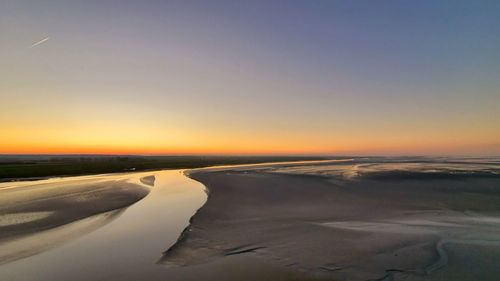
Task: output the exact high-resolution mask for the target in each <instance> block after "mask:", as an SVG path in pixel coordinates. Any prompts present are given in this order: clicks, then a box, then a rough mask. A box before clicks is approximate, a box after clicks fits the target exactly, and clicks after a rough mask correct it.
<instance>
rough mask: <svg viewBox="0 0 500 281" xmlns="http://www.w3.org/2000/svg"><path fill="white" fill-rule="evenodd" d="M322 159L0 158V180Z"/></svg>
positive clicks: (54, 156)
mask: <svg viewBox="0 0 500 281" xmlns="http://www.w3.org/2000/svg"><path fill="white" fill-rule="evenodd" d="M324 159H327V158H325V157H306V156H104V155H0V181H9V180H17V179H39V178H45V177H53V176H74V175H86V174H100V173H114V172H125V171H143V170H153V169H184V168H186V169H187V168H199V167H207V166H215V165H236V164H253V163H264V162H284V161H306V160H324Z"/></svg>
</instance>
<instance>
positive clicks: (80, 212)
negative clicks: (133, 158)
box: [0, 174, 154, 264]
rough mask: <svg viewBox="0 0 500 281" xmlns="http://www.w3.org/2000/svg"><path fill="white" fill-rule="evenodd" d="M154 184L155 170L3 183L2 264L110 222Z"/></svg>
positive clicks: (0, 216)
mask: <svg viewBox="0 0 500 281" xmlns="http://www.w3.org/2000/svg"><path fill="white" fill-rule="evenodd" d="M153 184H154V176H145V175H142V176H139V175H138V174H137V175H133V174H132V175H128V176H124V175H113V176H109V175H103V176H87V177H75V178H70V179H49V180H42V181H37V182H11V183H2V184H0V253H1V254H0V264H2V263H6V262H10V261H13V260H16V259H19V258H23V257H27V256H30V255H33V254H36V253H39V252H41V251H45V250H47V249H49V248H51V247H53V246H55V245H57V244H60V243H62V242H63V241H66V240H68V239H73V238H75V237H78V236H80V235H83V234H85V233H88V232H89V231H91V230H92V229H95V228H98V227H100V226H102V225H104V224H106V223H108V222H109V221H111V220H113V219H114V218H116V217H117V216H118V215H119V214H120V212H121V210H122V209H123V208H125V207H127V206H130V205H131V204H133V203H135V202H137V201H138V200H140V199H142V198H143V197H145V196H146V195H147V194H148V193H149V191H150V187H151V186H152V185H153ZM148 186H149V187H148Z"/></svg>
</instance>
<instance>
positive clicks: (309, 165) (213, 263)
mask: <svg viewBox="0 0 500 281" xmlns="http://www.w3.org/2000/svg"><path fill="white" fill-rule="evenodd" d="M499 175H500V167H499V164H498V161H496V160H493V161H489V160H484V159H479V160H470V159H469V160H457V159H455V160H449V159H444V160H443V159H407V158H396V159H393V158H346V159H337V160H330V161H310V162H307V161H306V162H289V163H268V164H256V165H235V166H218V167H210V168H200V169H193V170H171V171H151V172H142V173H123V174H108V175H96V176H84V177H81V176H80V177H69V178H55V179H48V180H42V181H34V182H12V183H3V185H2V186H1V187H2V189H0V192H1V193H3V194H5V195H6V196H10V197H2V200H6V201H5V202H11V203H10V204H11V205H8V204H7V205H2V207H3V209H2V212H3V213H2V215H0V222H1V227H5V226H11V227H12V229H13V230H12V232H11V234H10V236H9V235H7V234H6V233H7V232H3V233H2V235H4V238H3V240H2V241H0V249H1V250H2V251H1V253H2V255H1V256H0V257H1V258H2V262H3V264H2V265H0V277H1V278H2V280H26V281H31V280H32V281H35V280H52V281H63V280H69V279H70V280H75V281H80V280H81V281H84V280H120V281H128V280H130V281H133V280H140V279H147V280H158V281H160V280H172V281H176V280H179V281H180V280H221V281H229V280H241V281H247V280H248V281H250V280H273V281H287V280H294V281H313V280H336V281H338V280H354V281H357V280H360V281H361V280H363V281H365V280H381V281H390V280H395V281H397V280H413V281H423V280H431V281H438V280H459V281H473V280H474V281H475V280H486V281H489V280H491V281H496V280H498V277H499V276H500V270H499V268H498V266H497V265H498V264H500V238H499V237H500V204H499V202H500V177H499ZM7 185H9V186H7ZM28 195H29V196H28ZM4 206H5V207H4ZM58 213H64V215H63V214H59V215H58V216H56V217H55V218H54V217H51V216H52V214H58ZM56 218H58V219H57V220H56ZM35 222H36V223H38V224H40V225H42V226H43V227H44V228H43V229H40V228H36V227H34V226H33V223H35ZM42 222H43V224H42ZM35 225H36V224H35ZM77 271H78V274H76V275H75V272H77Z"/></svg>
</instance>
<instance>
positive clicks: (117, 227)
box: [0, 170, 206, 281]
mask: <svg viewBox="0 0 500 281" xmlns="http://www.w3.org/2000/svg"><path fill="white" fill-rule="evenodd" d="M144 175H145V176H146V175H154V176H155V177H156V180H155V183H154V187H152V190H151V192H150V193H149V194H148V195H147V196H146V197H145V198H144V199H142V200H141V201H139V202H137V203H135V204H134V205H132V206H130V207H128V208H127V209H125V211H124V212H123V213H122V214H121V215H120V216H118V217H117V218H116V219H114V220H113V221H111V222H110V223H108V224H106V225H104V226H102V227H101V228H99V229H97V230H95V231H93V232H91V233H88V234H86V235H83V236H81V237H78V238H75V239H74V240H71V241H69V242H66V243H64V244H62V245H60V246H58V247H55V248H52V249H50V250H47V251H45V252H42V253H40V254H37V255H34V256H30V257H27V258H24V259H21V260H17V261H14V262H11V263H8V264H4V265H2V266H0V280H23V281H30V280H51V281H58V280H61V281H63V280H64V281H66V280H76V281H78V280H160V279H161V277H162V275H163V274H164V272H165V271H166V270H168V268H167V267H166V266H164V265H158V264H156V262H157V261H158V260H159V259H160V258H161V256H162V252H163V251H165V250H167V249H168V248H169V247H170V246H171V245H173V244H174V243H175V242H176V240H177V238H178V237H179V235H180V233H181V232H182V230H183V229H184V228H185V227H186V226H187V225H188V224H189V218H190V217H191V216H192V215H193V214H194V213H195V212H196V210H197V209H198V208H199V207H200V206H202V205H203V203H204V202H205V201H206V193H205V192H204V186H203V185H202V184H201V183H199V182H196V181H194V180H191V179H189V178H188V177H186V176H184V174H183V171H181V170H171V171H159V172H150V173H144ZM77 223H78V222H77ZM163 277H164V276H163Z"/></svg>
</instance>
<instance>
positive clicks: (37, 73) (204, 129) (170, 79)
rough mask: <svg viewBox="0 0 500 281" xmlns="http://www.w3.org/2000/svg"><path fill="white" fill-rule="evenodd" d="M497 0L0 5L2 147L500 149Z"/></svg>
mask: <svg viewBox="0 0 500 281" xmlns="http://www.w3.org/2000/svg"><path fill="white" fill-rule="evenodd" d="M499 35H500V2H499V1H460V0H453V1H444V0H443V1H405V0H401V1H382V0H380V1H369V0H366V1H362V0H360V1H337V0H330V1H320V0H316V1H306V0H304V1H292V0H290V1H278V0H265V1H264V0H263V1H258V0H254V1H244V0H238V1H231V0H227V1H188V0H183V1H159V0H152V1H138V0H136V1H130V0H120V1H110V0H99V1H96V0H85V1H76V0H75V1H67V0H60V1H56V0H50V1H48V0H32V1H25V0H0V65H1V66H0V153H6V154H12V153H30V154H31V153H103V154H328V155H486V156H487V155H500V36H499Z"/></svg>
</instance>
